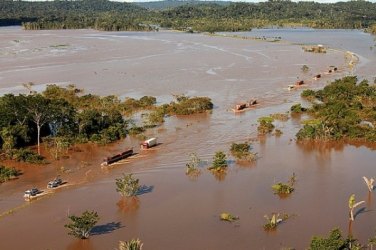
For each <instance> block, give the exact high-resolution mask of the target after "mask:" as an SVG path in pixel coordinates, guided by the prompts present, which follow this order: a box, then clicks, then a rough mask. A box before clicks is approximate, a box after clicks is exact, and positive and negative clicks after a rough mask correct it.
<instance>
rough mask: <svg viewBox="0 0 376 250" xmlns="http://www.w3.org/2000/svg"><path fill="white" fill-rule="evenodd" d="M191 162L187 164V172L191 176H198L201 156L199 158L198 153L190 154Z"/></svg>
mask: <svg viewBox="0 0 376 250" xmlns="http://www.w3.org/2000/svg"><path fill="white" fill-rule="evenodd" d="M189 158H190V159H189V162H188V163H187V164H186V170H185V174H186V175H189V176H198V175H199V174H200V172H201V171H200V169H199V166H200V163H201V162H202V161H201V159H200V158H198V156H197V154H196V153H191V154H189Z"/></svg>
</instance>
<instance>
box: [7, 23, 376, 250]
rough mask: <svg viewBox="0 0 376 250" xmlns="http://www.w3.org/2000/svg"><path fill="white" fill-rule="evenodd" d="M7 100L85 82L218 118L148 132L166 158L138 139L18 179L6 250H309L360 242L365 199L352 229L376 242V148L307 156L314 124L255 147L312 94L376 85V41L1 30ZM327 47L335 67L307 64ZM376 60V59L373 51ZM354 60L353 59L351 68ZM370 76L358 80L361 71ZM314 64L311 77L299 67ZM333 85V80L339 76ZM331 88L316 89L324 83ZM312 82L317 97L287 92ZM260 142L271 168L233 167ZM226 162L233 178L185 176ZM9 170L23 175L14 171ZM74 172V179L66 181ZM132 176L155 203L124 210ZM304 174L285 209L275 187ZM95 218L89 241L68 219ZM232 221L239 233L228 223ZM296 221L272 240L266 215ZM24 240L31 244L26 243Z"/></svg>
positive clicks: (10, 198)
mask: <svg viewBox="0 0 376 250" xmlns="http://www.w3.org/2000/svg"><path fill="white" fill-rule="evenodd" d="M0 36H1V40H0V93H1V94H5V93H19V92H25V91H26V90H25V88H24V87H22V85H23V84H24V83H27V82H33V83H34V84H35V85H34V86H33V89H35V90H41V89H43V88H44V87H45V86H46V84H48V83H57V84H60V85H62V86H64V85H66V84H69V83H74V84H76V85H77V87H79V88H83V89H85V92H87V93H95V94H100V95H109V94H116V95H118V96H120V97H122V98H123V97H127V96H129V97H141V96H143V95H152V96H156V97H157V100H158V102H159V103H165V102H169V101H171V100H172V94H186V95H189V96H195V95H197V96H209V97H210V98H212V100H213V103H214V105H215V108H214V110H213V112H212V113H211V114H202V115H195V116H191V117H170V118H167V119H166V122H165V124H163V125H162V126H161V127H158V128H155V129H152V130H150V131H148V132H147V135H148V136H150V137H151V136H154V137H158V140H159V142H160V143H161V145H159V146H158V147H156V148H154V149H153V150H150V151H147V152H139V150H138V144H139V140H137V139H136V138H127V139H125V140H124V141H121V142H118V143H115V144H113V145H110V146H106V147H99V146H85V147H83V148H84V151H82V152H76V153H72V155H71V157H70V158H69V159H64V160H61V161H59V162H56V163H54V164H49V165H47V166H18V167H20V168H21V169H23V171H24V175H22V176H21V177H20V178H19V179H18V180H15V181H11V182H7V183H4V184H1V185H0V214H2V216H1V217H0V232H1V240H0V249H22V248H26V247H27V248H31V249H114V248H115V247H116V246H117V244H118V241H119V240H123V241H124V240H129V239H131V238H140V239H141V240H142V242H144V249H153V250H154V249H156V250H158V249H182V250H185V249H187V250H188V249H203V250H204V249H205V250H206V249H216V250H218V249H281V248H283V247H294V248H296V249H304V248H306V247H307V246H308V245H309V242H310V239H311V237H312V236H313V235H318V234H321V235H323V234H327V233H328V231H329V230H331V229H332V228H334V227H339V228H340V229H341V230H342V231H343V233H344V234H345V235H346V234H347V233H349V223H348V221H349V220H348V198H349V196H350V195H351V194H356V197H357V200H365V201H366V203H365V209H364V210H362V211H363V212H362V213H359V214H358V215H357V216H356V220H355V222H354V223H353V224H352V226H351V231H352V232H351V233H352V234H353V235H354V237H356V238H358V239H360V240H361V242H363V243H365V242H366V240H367V239H368V238H370V237H371V236H373V235H374V234H375V230H376V214H375V211H374V210H375V202H374V199H375V197H373V196H374V194H370V195H369V194H368V189H367V188H366V186H365V184H364V182H363V180H362V176H368V177H371V176H375V173H376V169H375V162H376V154H375V152H374V150H373V149H372V145H357V144H356V145H349V144H343V143H341V144H339V143H317V144H313V143H311V144H299V143H297V142H296V141H295V137H294V136H295V134H296V132H297V131H298V129H299V127H300V122H301V120H302V119H304V117H293V118H290V119H289V120H288V121H286V122H276V123H275V124H276V127H277V128H279V129H280V130H282V131H283V134H282V135H281V136H280V137H276V136H273V135H270V136H266V137H264V138H258V137H257V119H258V118H259V117H261V116H265V115H269V114H273V113H277V112H286V111H288V110H289V108H290V106H291V105H292V104H294V103H296V102H300V101H301V100H300V97H299V96H300V92H301V90H302V89H304V88H313V89H317V88H321V87H323V86H325V84H326V83H327V82H328V81H330V80H333V79H336V78H339V77H342V76H344V75H347V74H351V73H353V74H356V75H359V78H361V79H363V78H364V79H369V80H370V81H372V82H373V78H374V77H375V74H376V68H375V65H376V48H374V44H375V42H374V40H373V37H372V36H371V35H369V34H365V33H362V32H360V31H349V30H337V31H327V30H308V29H299V30H291V29H289V30H255V31H252V32H248V33H239V36H249V37H256V36H257V37H262V36H265V37H281V38H282V41H280V42H268V41H262V40H255V39H240V38H232V37H226V36H225V34H221V35H220V36H208V35H203V34H185V33H178V32H166V31H162V32H155V33H152V32H150V33H142V32H140V33H139V32H137V33H136V32H119V33H103V32H97V31H91V30H75V31H22V30H19V29H0ZM318 43H320V44H323V45H324V46H326V47H328V48H329V50H328V53H326V54H313V53H307V52H304V51H303V50H302V44H318ZM373 48H374V49H373ZM346 51H351V52H353V53H355V55H356V56H355V55H354V56H353V57H352V58H349V57H348V56H347V57H345V55H346ZM356 58H357V60H359V61H358V63H357V64H356V66H354V67H349V62H350V60H352V59H353V60H355V59H356ZM303 65H307V66H308V67H309V69H310V71H309V72H308V73H303V72H302V71H301V68H302V66H303ZM332 65H334V66H336V67H338V68H339V71H338V72H337V73H335V74H325V72H327V70H328V68H329V66H332ZM318 73H320V74H322V75H323V77H322V78H321V79H320V80H318V81H315V80H313V76H314V75H315V74H318ZM298 79H299V80H304V81H305V82H306V83H307V84H306V86H305V87H303V88H301V89H299V90H296V91H288V90H287V89H286V87H287V85H289V84H293V83H295V82H296V81H297V80H298ZM251 98H256V99H258V101H259V103H260V105H259V106H258V107H257V108H256V109H253V110H249V111H247V112H244V113H241V114H234V113H233V112H232V111H230V110H231V108H232V107H233V106H234V105H235V104H236V103H238V102H242V101H247V100H249V99H251ZM244 141H252V142H253V151H254V152H257V154H258V156H259V158H258V160H257V162H256V163H253V164H238V163H236V162H235V161H234V159H233V158H232V157H231V156H230V154H229V148H230V145H231V143H232V142H238V143H239V142H244ZM126 146H134V147H135V149H136V152H137V153H139V154H137V155H136V156H134V157H133V158H131V159H129V160H128V161H126V162H124V163H123V164H117V165H115V166H114V167H113V168H111V169H107V170H104V169H102V168H101V167H100V163H101V159H102V158H103V157H105V156H108V155H111V154H113V153H117V152H119V151H121V150H122V149H123V148H124V147H126ZM219 150H222V151H224V152H226V153H227V155H228V159H229V163H230V164H229V168H228V170H227V173H226V175H224V176H214V175H213V174H212V173H211V172H210V171H208V170H206V169H205V168H203V169H202V171H201V174H200V175H199V176H198V177H197V178H189V177H187V176H186V175H185V164H186V163H187V161H188V159H189V157H188V155H189V154H190V153H192V152H196V153H197V154H198V156H199V157H200V158H201V159H203V160H205V161H208V162H210V161H211V160H212V157H213V155H214V153H215V152H216V151H219ZM8 164H11V163H8ZM61 170H64V171H61ZM130 172H132V173H134V174H135V176H136V177H137V178H139V179H140V183H141V184H144V185H146V188H145V192H144V193H143V194H141V195H139V196H138V197H137V198H136V199H121V197H120V196H119V194H118V193H116V191H115V178H118V177H120V176H121V174H122V173H130ZM293 173H295V174H296V176H297V183H296V190H295V191H294V193H293V194H292V195H290V196H289V197H287V198H283V199H281V198H279V197H278V196H276V195H274V194H273V191H272V189H271V186H272V185H273V184H274V183H276V182H286V181H287V180H288V178H289V177H290V176H291V175H292V174H293ZM56 174H61V176H62V178H63V179H64V180H66V181H67V182H68V183H67V185H66V186H65V187H62V188H60V189H58V190H56V192H54V193H53V194H51V195H45V196H43V197H42V198H41V199H37V200H35V201H32V202H30V203H27V202H25V201H24V200H23V197H22V193H23V191H24V190H25V189H27V188H30V187H31V186H38V187H41V188H44V187H45V185H46V183H47V181H48V180H49V179H51V178H53V177H54V176H55V175H56ZM87 209H88V210H95V211H97V212H98V214H99V215H100V221H99V223H98V226H96V227H95V228H94V231H93V235H92V236H91V238H90V239H89V240H85V241H82V240H75V239H74V238H73V237H71V236H68V235H67V232H66V229H65V228H64V224H66V223H67V222H68V220H67V215H69V214H80V213H81V212H82V211H84V210H87ZM222 212H230V213H232V214H234V215H237V216H239V217H240V219H239V220H238V221H236V222H234V223H226V222H222V221H220V220H219V214H220V213H222ZM272 212H279V213H287V214H290V215H292V216H291V218H290V219H288V220H287V221H286V222H284V223H282V224H281V225H279V227H278V229H277V230H276V231H274V232H269V233H268V232H265V231H264V229H263V224H265V222H266V220H265V219H264V215H265V214H269V215H270V214H271V213H272ZM20 239H22V240H20Z"/></svg>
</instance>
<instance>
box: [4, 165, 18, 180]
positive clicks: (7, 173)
mask: <svg viewBox="0 0 376 250" xmlns="http://www.w3.org/2000/svg"><path fill="white" fill-rule="evenodd" d="M18 175H20V172H19V171H18V170H17V169H15V168H7V167H5V166H1V165H0V183H2V182H5V181H8V180H10V179H14V178H16V177H17V176H18Z"/></svg>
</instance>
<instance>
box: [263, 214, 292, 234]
mask: <svg viewBox="0 0 376 250" xmlns="http://www.w3.org/2000/svg"><path fill="white" fill-rule="evenodd" d="M264 218H265V219H266V220H267V223H266V224H264V229H265V231H272V230H276V229H277V226H278V225H279V224H280V223H281V222H282V221H285V220H287V219H288V218H289V215H288V214H283V215H280V214H279V213H272V215H271V217H269V216H268V215H264Z"/></svg>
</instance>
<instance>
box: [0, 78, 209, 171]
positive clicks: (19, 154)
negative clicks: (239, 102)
mask: <svg viewBox="0 0 376 250" xmlns="http://www.w3.org/2000/svg"><path fill="white" fill-rule="evenodd" d="M26 85H27V87H28V89H29V92H30V94H29V95H17V96H16V95H13V94H7V95H4V96H2V97H0V116H1V117H2V119H1V120H0V148H1V150H2V151H3V152H4V153H5V154H6V155H7V156H8V158H10V159H14V160H18V161H27V162H31V163H43V162H44V161H43V157H42V156H40V153H41V146H40V145H41V142H42V141H43V142H45V145H46V149H47V152H49V153H50V154H51V156H52V157H53V158H54V159H59V158H60V157H61V156H63V155H64V154H65V153H67V151H68V149H69V147H70V146H72V145H74V144H75V143H86V142H94V143H98V144H108V143H110V142H113V141H116V140H119V139H121V138H124V137H126V135H127V134H128V133H130V134H135V135H136V134H139V133H142V132H144V131H145V129H146V128H148V127H152V126H156V125H159V124H160V123H162V122H163V121H164V119H163V118H164V116H166V115H179V114H194V113H201V112H205V111H206V110H209V109H212V108H213V104H212V103H211V100H210V98H208V97H192V98H189V97H184V98H181V99H180V100H179V101H178V102H172V103H170V104H165V105H162V106H160V107H156V106H155V104H156V98H155V97H152V96H144V97H141V98H140V99H139V100H137V99H133V98H126V99H125V100H124V101H121V100H120V99H119V98H118V97H116V96H114V95H110V96H104V97H101V96H97V95H92V94H84V93H83V90H81V89H77V88H76V87H75V86H74V85H69V86H67V87H66V88H63V87H59V86H57V85H48V86H47V88H46V90H45V91H43V92H42V93H41V94H38V93H35V92H33V91H32V85H33V84H31V83H29V84H26ZM140 110H149V111H150V113H149V115H148V116H147V118H146V121H145V124H144V127H137V126H135V125H134V124H132V122H131V120H127V119H126V116H128V115H132V114H133V113H135V112H137V111H140ZM35 144H36V145H37V149H38V155H39V156H38V155H35V153H33V151H31V150H27V149H24V148H25V147H28V146H31V145H35Z"/></svg>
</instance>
